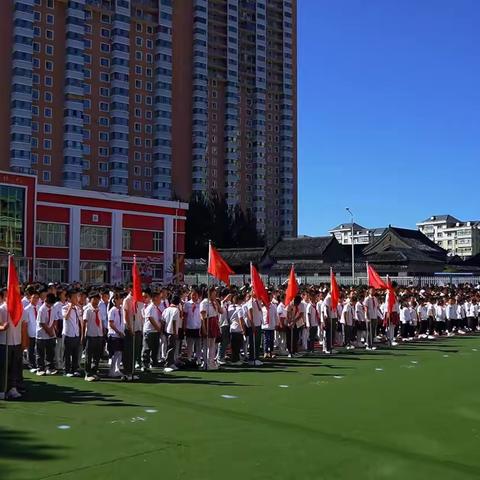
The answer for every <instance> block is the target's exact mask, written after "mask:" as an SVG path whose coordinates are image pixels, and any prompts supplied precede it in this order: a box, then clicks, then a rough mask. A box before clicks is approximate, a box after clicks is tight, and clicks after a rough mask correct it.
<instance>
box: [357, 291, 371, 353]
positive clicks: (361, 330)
mask: <svg viewBox="0 0 480 480" xmlns="http://www.w3.org/2000/svg"><path fill="white" fill-rule="evenodd" d="M354 308H355V327H356V331H357V346H358V347H362V346H363V345H364V344H365V348H366V349H367V350H370V347H369V346H368V343H367V342H366V336H367V322H366V320H365V306H364V304H363V296H361V295H360V296H359V297H358V299H357V302H356V303H355V307H354Z"/></svg>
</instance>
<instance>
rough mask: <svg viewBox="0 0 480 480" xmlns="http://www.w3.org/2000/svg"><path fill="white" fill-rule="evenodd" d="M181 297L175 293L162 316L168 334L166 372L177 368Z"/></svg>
mask: <svg viewBox="0 0 480 480" xmlns="http://www.w3.org/2000/svg"><path fill="white" fill-rule="evenodd" d="M179 305H180V297H179V296H178V295H175V296H174V297H173V298H172V302H171V303H170V306H169V307H167V308H166V309H165V310H164V311H163V313H162V318H163V321H164V322H165V333H166V335H167V345H168V349H167V358H166V360H165V369H164V372H166V373H169V372H173V371H174V370H177V367H176V365H175V351H176V346H177V339H178V331H179V329H180V328H181V327H182V326H181V315H180V309H179Z"/></svg>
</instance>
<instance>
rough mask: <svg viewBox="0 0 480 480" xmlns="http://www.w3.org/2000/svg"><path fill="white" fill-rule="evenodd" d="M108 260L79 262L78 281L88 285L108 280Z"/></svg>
mask: <svg viewBox="0 0 480 480" xmlns="http://www.w3.org/2000/svg"><path fill="white" fill-rule="evenodd" d="M109 272H110V263H109V262H80V281H81V282H82V283H85V284H89V285H100V284H103V283H106V282H108V279H109V276H110V275H109Z"/></svg>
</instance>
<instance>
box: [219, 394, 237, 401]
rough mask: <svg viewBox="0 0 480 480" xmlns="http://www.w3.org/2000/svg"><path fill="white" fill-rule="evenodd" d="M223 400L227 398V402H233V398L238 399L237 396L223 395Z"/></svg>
mask: <svg viewBox="0 0 480 480" xmlns="http://www.w3.org/2000/svg"><path fill="white" fill-rule="evenodd" d="M222 398H226V399H227V400H232V399H233V398H238V397H236V396H235V395H222Z"/></svg>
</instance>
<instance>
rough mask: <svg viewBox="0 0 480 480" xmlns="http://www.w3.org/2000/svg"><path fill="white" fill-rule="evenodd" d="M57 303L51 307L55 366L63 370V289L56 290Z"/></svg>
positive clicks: (64, 293)
mask: <svg viewBox="0 0 480 480" xmlns="http://www.w3.org/2000/svg"><path fill="white" fill-rule="evenodd" d="M57 292H58V293H57V295H58V301H57V302H56V303H55V305H54V306H53V318H54V319H55V332H56V337H57V338H56V341H55V366H56V368H57V369H59V370H63V369H64V361H63V357H64V350H65V348H64V344H63V336H62V331H63V313H62V309H63V307H64V306H65V305H66V304H67V291H66V290H65V289H63V288H61V289H58V290H57Z"/></svg>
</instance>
